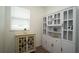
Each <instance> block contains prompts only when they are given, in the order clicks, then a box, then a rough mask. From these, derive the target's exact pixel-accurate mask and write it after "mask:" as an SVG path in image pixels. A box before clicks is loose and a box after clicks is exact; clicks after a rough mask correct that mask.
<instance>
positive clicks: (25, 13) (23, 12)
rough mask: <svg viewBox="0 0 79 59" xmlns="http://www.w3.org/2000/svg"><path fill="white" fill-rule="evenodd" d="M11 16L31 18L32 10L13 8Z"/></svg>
mask: <svg viewBox="0 0 79 59" xmlns="http://www.w3.org/2000/svg"><path fill="white" fill-rule="evenodd" d="M11 16H12V17H17V18H25V19H29V18H30V10H28V9H26V8H22V7H11Z"/></svg>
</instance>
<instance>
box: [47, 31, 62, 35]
mask: <svg viewBox="0 0 79 59" xmlns="http://www.w3.org/2000/svg"><path fill="white" fill-rule="evenodd" d="M48 32H52V33H58V34H61V32H56V31H48Z"/></svg>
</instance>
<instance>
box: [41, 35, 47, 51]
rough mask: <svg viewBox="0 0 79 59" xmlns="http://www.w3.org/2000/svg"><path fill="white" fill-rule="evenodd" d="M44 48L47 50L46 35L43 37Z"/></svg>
mask: <svg viewBox="0 0 79 59" xmlns="http://www.w3.org/2000/svg"><path fill="white" fill-rule="evenodd" d="M42 46H43V48H45V49H46V50H47V38H46V35H43V39H42Z"/></svg>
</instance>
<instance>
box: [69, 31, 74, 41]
mask: <svg viewBox="0 0 79 59" xmlns="http://www.w3.org/2000/svg"><path fill="white" fill-rule="evenodd" d="M72 35H73V33H72V31H68V40H70V41H72Z"/></svg>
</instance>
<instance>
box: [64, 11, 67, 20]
mask: <svg viewBox="0 0 79 59" xmlns="http://www.w3.org/2000/svg"><path fill="white" fill-rule="evenodd" d="M64 20H67V11H64Z"/></svg>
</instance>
